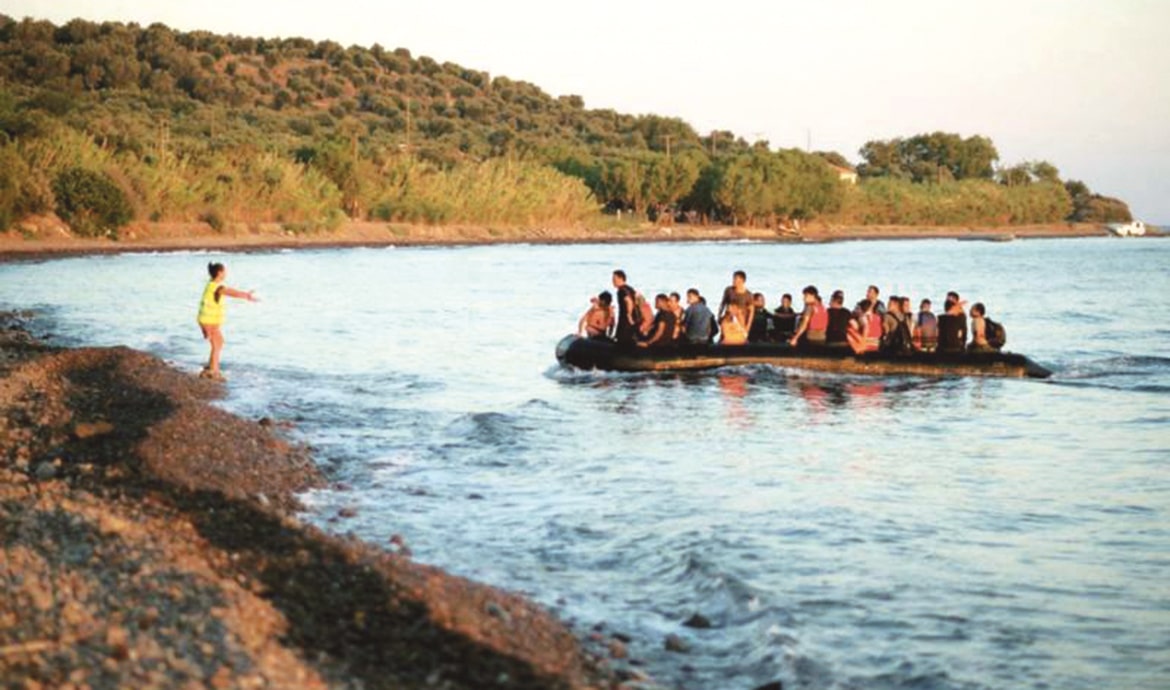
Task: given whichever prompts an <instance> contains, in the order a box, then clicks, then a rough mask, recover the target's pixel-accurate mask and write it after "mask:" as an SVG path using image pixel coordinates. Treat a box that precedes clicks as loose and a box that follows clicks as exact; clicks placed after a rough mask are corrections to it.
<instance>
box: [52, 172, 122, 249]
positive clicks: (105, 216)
mask: <svg viewBox="0 0 1170 690" xmlns="http://www.w3.org/2000/svg"><path fill="white" fill-rule="evenodd" d="M53 193H54V194H55V195H56V197H57V215H59V216H61V218H63V219H64V220H65V221H66V222H68V223H69V225H70V226H71V227H72V228H73V231H74V232H76V233H78V234H81V235H86V236H89V237H98V236H101V235H109V234H112V233H113V232H114V231H115V230H117V229H118V228H120V227H122V226H123V225H125V224H126V223H129V222H130V221H131V220H132V219H133V218H134V211H133V209H132V208H131V206H130V201H129V199H127V198H126V194H125V192H123V191H122V188H121V187H119V186H118V185H117V184H116V183H115V182H114V181H113V179H111V178H110V176H109V175H106V174H105V173H101V172H95V171H93V170H87V169H85V168H67V169H65V170H63V171H62V172H61V173H59V174H58V175H57V179H56V180H54V182H53Z"/></svg>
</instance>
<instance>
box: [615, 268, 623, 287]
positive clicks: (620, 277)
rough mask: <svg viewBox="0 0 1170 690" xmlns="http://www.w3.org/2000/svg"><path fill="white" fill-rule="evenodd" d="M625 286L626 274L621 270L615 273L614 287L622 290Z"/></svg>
mask: <svg viewBox="0 0 1170 690" xmlns="http://www.w3.org/2000/svg"><path fill="white" fill-rule="evenodd" d="M625 284H626V272H625V271H623V270H622V269H620V268H619V269H618V270H616V271H614V272H613V286H614V287H615V288H620V287H621V286H623V285H625Z"/></svg>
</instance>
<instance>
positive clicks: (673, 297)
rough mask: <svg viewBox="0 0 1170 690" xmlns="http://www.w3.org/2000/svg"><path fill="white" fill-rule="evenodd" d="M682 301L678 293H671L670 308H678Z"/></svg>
mask: <svg viewBox="0 0 1170 690" xmlns="http://www.w3.org/2000/svg"><path fill="white" fill-rule="evenodd" d="M681 301H682V296H680V295H679V294H678V293H677V292H672V293H670V306H672V307H677V306H678V303H679V302H681Z"/></svg>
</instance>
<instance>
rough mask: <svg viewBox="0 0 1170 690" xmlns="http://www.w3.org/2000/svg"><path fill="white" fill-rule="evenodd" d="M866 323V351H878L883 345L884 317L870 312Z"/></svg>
mask: <svg viewBox="0 0 1170 690" xmlns="http://www.w3.org/2000/svg"><path fill="white" fill-rule="evenodd" d="M866 318H867V321H866V324H865V351H866V352H877V351H878V348H880V347H881V345H882V317H881V316H880V315H879V314H878V313H877V312H870V314H869V316H868V317H866Z"/></svg>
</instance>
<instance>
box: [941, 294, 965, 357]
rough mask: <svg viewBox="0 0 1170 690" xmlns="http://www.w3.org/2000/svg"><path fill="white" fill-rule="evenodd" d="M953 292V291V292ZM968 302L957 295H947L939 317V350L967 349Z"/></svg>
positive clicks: (954, 350)
mask: <svg viewBox="0 0 1170 690" xmlns="http://www.w3.org/2000/svg"><path fill="white" fill-rule="evenodd" d="M952 294H953V293H952ZM966 304H967V303H966V302H964V301H962V300H961V299H959V296H958V295H957V294H956V295H953V297H952V295H947V301H946V304H945V306H944V307H943V313H942V314H940V315H939V317H938V351H939V352H952V353H954V352H964V351H965V350H966V349H967V313H966V311H965V310H964V309H963V307H964V306H965V305H966Z"/></svg>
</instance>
